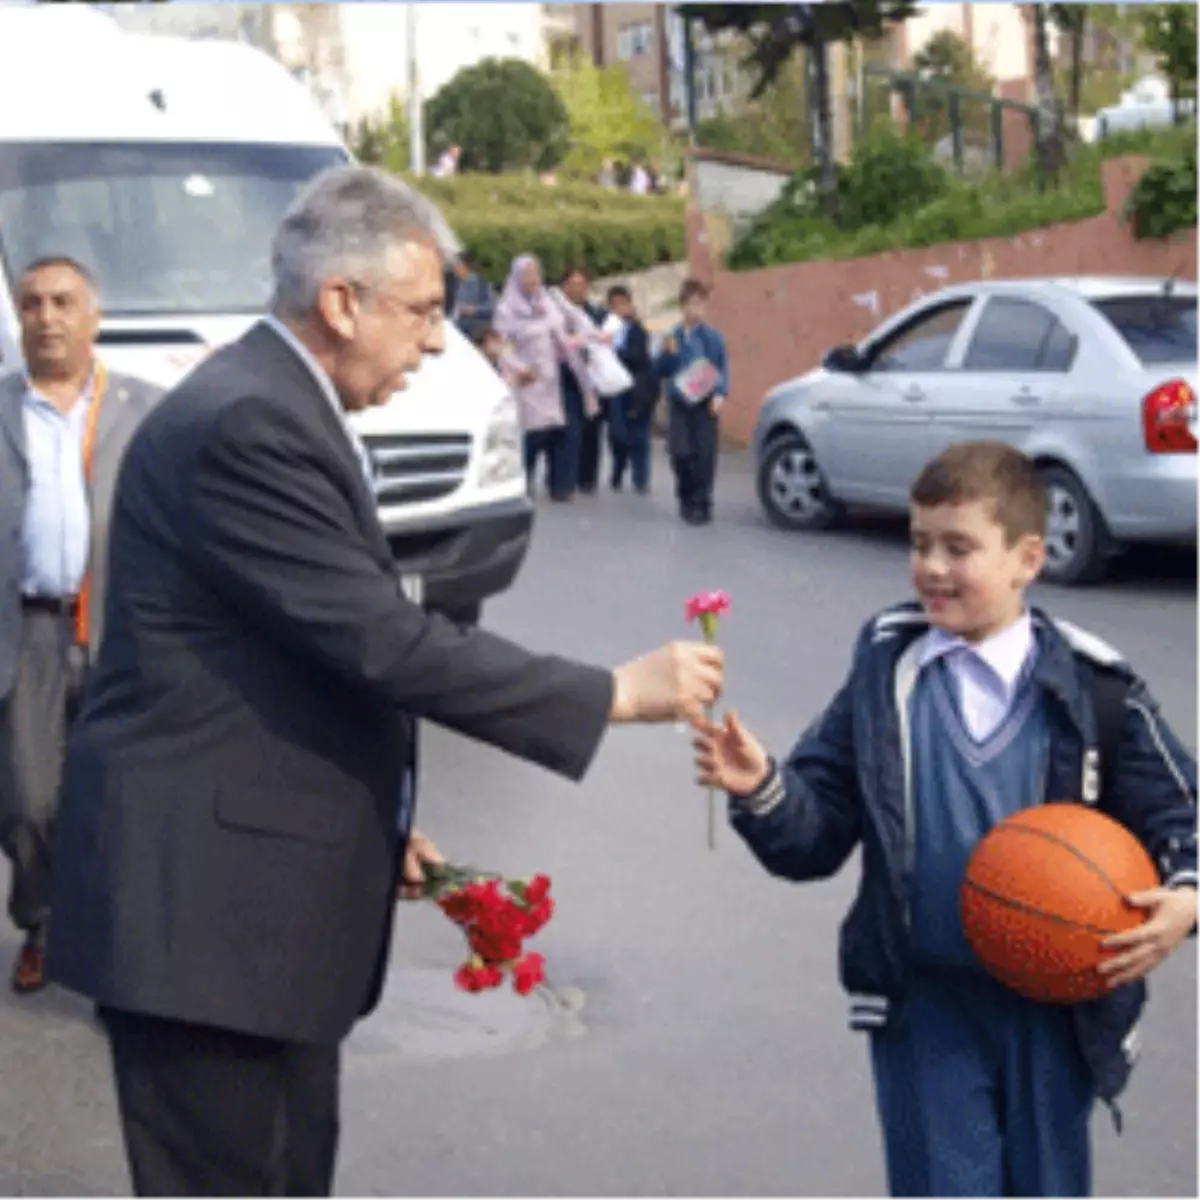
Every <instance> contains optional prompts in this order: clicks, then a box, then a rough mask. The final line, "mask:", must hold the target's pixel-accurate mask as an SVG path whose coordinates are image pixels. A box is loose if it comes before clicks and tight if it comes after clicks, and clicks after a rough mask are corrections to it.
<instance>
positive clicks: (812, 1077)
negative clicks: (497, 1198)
mask: <svg viewBox="0 0 1200 1200" xmlns="http://www.w3.org/2000/svg"><path fill="white" fill-rule="evenodd" d="M656 465H657V467H658V469H659V473H658V476H657V479H656V485H655V486H656V494H655V495H654V496H653V497H652V498H650V499H642V498H639V497H637V496H633V495H619V496H613V495H603V496H600V497H597V498H595V499H593V500H589V501H579V502H577V503H575V504H573V505H571V506H567V507H557V506H556V507H551V506H549V505H546V506H544V507H543V508H542V510H541V512H540V514H539V524H538V530H537V536H536V539H535V545H534V548H533V551H532V554H531V557H530V559H529V561H528V564H527V566H526V567H525V569H524V572H523V574H522V576H521V579H520V581H519V584H518V586H517V587H516V588H515V589H514V590H513V591H512V592H511V593H510V594H509V595H507V596H505V597H503V598H502V599H500V600H499V601H497V602H495V603H494V604H493V605H492V606H491V607H490V609H489V611H488V612H487V613H486V615H485V622H486V623H487V624H488V625H489V626H491V627H493V628H495V629H496V630H498V631H500V632H503V633H505V634H508V635H511V636H513V637H515V638H517V639H519V640H521V641H523V642H526V643H527V644H529V645H531V646H534V647H537V648H539V649H544V650H547V651H556V652H561V653H566V654H571V655H574V656H578V657H583V658H586V659H588V660H591V661H594V662H597V663H600V664H606V665H607V664H614V663H617V662H619V661H621V660H623V659H625V658H626V657H628V656H631V655H634V654H636V653H638V652H641V651H643V650H646V649H648V648H650V647H651V646H653V645H655V644H657V643H659V642H661V641H663V640H666V639H669V638H673V637H677V636H679V635H681V634H683V633H685V632H686V630H685V628H684V625H683V602H684V599H685V598H686V597H687V596H688V595H690V594H692V593H693V592H695V591H698V590H701V589H705V588H711V587H721V588H725V589H727V590H728V591H729V592H730V593H731V594H732V597H733V605H734V607H733V613H732V615H731V616H730V617H729V618H728V619H727V620H726V621H725V622H724V624H723V626H722V631H721V638H722V642H723V644H724V645H725V647H726V650H727V653H728V656H729V663H730V670H729V689H728V694H729V699H730V702H731V703H733V704H735V705H736V706H737V707H738V709H739V711H740V712H741V714H742V716H743V718H744V720H745V721H746V722H747V723H748V724H749V725H750V726H751V727H752V728H754V729H755V730H756V731H758V732H759V733H760V734H761V735H762V736H763V737H764V738H765V740H766V741H767V742H768V743H769V744H770V745H771V746H772V747H774V748H776V749H777V750H780V751H782V750H785V749H786V748H787V746H788V745H789V744H790V742H791V740H792V738H793V737H794V735H795V734H796V732H797V731H798V730H799V729H800V728H801V727H802V726H803V725H804V724H805V723H806V722H807V721H808V720H809V718H810V717H812V716H813V715H814V714H815V713H816V712H817V711H818V710H819V708H820V707H821V706H822V704H823V703H824V701H825V700H826V699H827V698H828V696H829V695H830V694H831V692H832V690H833V689H834V688H835V687H836V686H837V685H838V683H839V682H840V680H841V678H842V676H843V673H844V671H845V669H846V666H847V655H848V651H849V647H850V644H851V641H852V639H853V637H854V634H855V632H856V631H857V629H858V627H859V626H860V624H861V623H862V621H863V620H865V619H866V618H867V617H869V616H870V615H871V614H872V613H873V612H874V611H876V610H878V609H879V608H881V607H883V606H885V605H887V604H889V603H891V602H892V601H894V600H896V599H899V598H902V597H903V596H904V595H905V594H906V574H905V545H904V536H903V529H902V527H901V526H898V525H897V524H896V523H895V522H885V521H878V520H863V521H859V522H856V523H855V524H854V526H853V527H852V528H851V529H849V530H848V531H843V532H840V533H837V534H831V535H824V536H814V537H803V536H801V537H795V536H789V535H787V534H784V533H781V532H778V531H775V530H772V529H770V528H768V527H767V526H766V524H765V523H764V521H763V520H762V519H761V517H760V515H759V512H758V510H757V506H756V503H755V501H754V500H753V496H752V489H751V484H750V477H749V473H748V469H747V466H746V464H745V462H744V461H741V460H739V459H738V458H736V457H735V456H727V457H726V459H725V461H724V462H723V465H722V471H721V480H720V484H719V489H718V507H717V522H716V524H715V525H713V526H712V527H709V528H706V529H691V528H685V527H683V526H682V525H681V524H680V523H679V522H678V521H677V520H676V519H675V517H674V514H673V510H672V506H671V504H670V502H669V496H668V490H669V488H668V483H669V481H668V479H667V476H666V473H665V472H664V471H663V470H662V469H661V468H662V464H661V463H659V464H656ZM1038 600H1039V602H1041V603H1045V604H1047V605H1052V606H1053V609H1054V611H1055V612H1056V613H1057V614H1059V615H1062V616H1065V617H1067V618H1068V619H1071V620H1074V621H1077V622H1079V623H1081V624H1083V625H1085V626H1087V627H1089V628H1090V629H1092V630H1093V631H1095V632H1096V633H1098V634H1100V635H1101V636H1103V637H1105V638H1107V639H1109V640H1111V641H1112V642H1114V643H1115V644H1116V645H1118V646H1120V647H1121V648H1122V649H1123V650H1124V651H1125V652H1126V654H1127V656H1128V657H1129V658H1130V659H1131V660H1132V661H1133V662H1134V663H1135V664H1136V665H1137V666H1138V667H1139V668H1140V669H1141V670H1142V671H1143V672H1144V673H1145V674H1146V675H1147V677H1148V678H1149V679H1150V680H1151V681H1152V684H1153V686H1154V688H1155V690H1156V693H1157V695H1158V696H1159V698H1160V700H1161V702H1162V705H1163V707H1164V709H1165V711H1166V714H1167V716H1168V718H1169V719H1170V720H1171V721H1172V722H1173V723H1174V724H1175V726H1176V728H1177V729H1179V730H1181V731H1183V733H1184V736H1185V740H1186V741H1187V742H1188V743H1189V745H1192V746H1193V747H1194V744H1195V730H1196V636H1197V629H1196V572H1195V564H1194V558H1193V557H1192V556H1188V555H1182V554H1161V553H1160V554H1153V553H1151V554H1141V555H1139V556H1137V557H1136V558H1135V559H1134V560H1132V561H1130V562H1129V563H1127V564H1125V565H1123V567H1122V569H1121V570H1120V572H1119V574H1118V576H1117V577H1116V578H1115V579H1114V580H1113V581H1112V582H1110V583H1109V584H1107V585H1105V586H1104V587H1102V588H1099V589H1096V590H1093V591H1087V592H1071V591H1046V592H1043V593H1042V594H1041V595H1039V597H1038ZM422 797H423V798H422V802H421V803H422V810H421V817H422V820H421V822H420V823H421V825H422V826H423V828H424V829H425V830H426V831H427V832H428V833H430V834H432V835H433V836H434V837H435V839H436V840H437V841H438V842H439V844H440V845H441V846H442V848H443V849H444V850H445V851H446V852H447V853H448V854H450V855H452V856H454V857H458V858H461V859H466V860H468V861H474V862H477V863H481V864H485V865H488V866H492V867H496V868H499V869H504V870H508V871H510V872H511V873H513V874H524V873H532V872H534V871H539V870H544V871H547V872H548V873H550V874H551V875H553V877H554V886H555V893H556V895H557V897H558V902H559V910H558V915H557V916H556V918H555V920H554V921H553V923H552V924H551V925H550V926H549V927H548V928H547V929H546V931H545V932H544V933H543V934H542V935H541V936H540V938H539V939H538V941H539V943H540V945H539V947H538V948H540V949H541V950H542V951H543V952H544V953H545V955H546V957H547V959H548V962H549V966H550V971H551V975H552V980H551V982H552V984H553V985H554V988H555V989H556V994H557V995H558V997H559V1000H560V1002H561V1003H555V1004H553V1005H548V1004H546V1003H544V1002H543V1001H541V1000H538V999H531V1000H527V1001H518V1000H516V999H515V998H514V997H512V996H511V995H510V994H494V995H488V996H483V997H463V996H456V995H455V994H454V993H453V991H452V989H451V987H450V984H449V976H450V972H451V970H452V968H453V966H454V965H455V963H456V961H457V958H458V955H459V945H458V942H457V938H456V935H455V933H454V931H453V930H452V929H451V928H450V926H449V925H448V923H446V922H445V921H444V919H442V918H441V917H440V915H439V914H437V913H436V912H435V911H430V910H428V909H426V908H424V907H419V906H418V907H413V906H406V907H405V909H404V910H403V912H402V915H401V921H400V927H399V933H398V938H397V944H396V950H395V964H394V971H393V977H392V984H391V985H390V988H389V994H388V996H387V998H386V999H385V1003H384V1005H383V1006H382V1008H381V1011H380V1012H379V1013H378V1014H377V1015H376V1016H374V1017H373V1018H371V1019H370V1020H369V1021H368V1022H366V1023H365V1024H364V1025H362V1026H361V1027H360V1029H359V1031H358V1032H357V1033H356V1034H355V1036H354V1038H353V1039H352V1040H351V1043H350V1045H349V1048H348V1051H347V1055H346V1063H345V1100H344V1133H343V1143H342V1156H341V1167H340V1171H339V1176H338V1190H339V1192H340V1193H342V1194H349V1195H364V1194H375V1195H396V1194H401V1195H405V1194H409V1195H446V1196H461V1195H525V1196H539V1195H611V1194H621V1195H631V1194H632V1195H638V1194H641V1195H654V1194H662V1195H752V1196H753V1195H808V1194H811V1195H826V1196H829V1195H833V1196H837V1195H870V1194H879V1193H881V1191H882V1190H883V1186H884V1177H883V1170H882V1159H881V1153H880V1147H879V1138H878V1132H877V1127H876V1123H875V1118H874V1110H873V1101H872V1093H871V1088H870V1081H869V1074H868V1069H867V1057H866V1046H865V1044H864V1042H863V1041H862V1039H861V1038H860V1037H859V1036H858V1035H854V1034H851V1033H850V1032H848V1030H847V1029H846V1027H845V1021H844V1007H845V1006H844V1002H843V998H842V995H841V993H840V991H839V989H838V986H837V982H836V965H835V964H836V958H835V955H836V943H837V927H838V924H839V922H840V920H841V918H842V916H843V914H844V912H845V909H846V907H847V904H848V901H849V898H850V896H851V893H852V890H853V886H854V875H855V868H854V866H853V865H852V866H851V867H850V868H848V869H847V870H846V871H845V872H844V873H843V875H842V876H841V877H839V878H838V879H836V880H834V881H832V882H830V883H827V884H819V885H810V886H807V887H805V888H803V889H795V888H792V887H789V886H788V885H786V884H783V883H780V882H777V881H774V880H772V879H769V878H768V877H767V876H766V875H765V874H764V873H763V872H762V871H761V870H760V869H759V868H758V867H757V866H756V865H755V864H754V863H753V862H752V861H751V860H750V858H749V856H748V854H747V853H746V852H745V851H744V850H743V849H742V848H741V846H740V844H739V843H737V842H736V841H735V840H734V838H733V836H732V835H731V834H730V833H729V832H728V830H727V829H726V828H724V827H722V830H721V836H720V843H719V847H718V849H717V851H716V852H715V853H711V852H710V851H709V850H708V849H707V848H706V844H705V817H704V803H705V802H704V797H703V795H702V794H701V793H700V792H699V791H698V790H697V789H696V788H695V787H694V786H693V785H692V784H691V782H690V772H689V753H688V740H687V738H686V737H685V736H683V735H681V734H680V733H678V732H677V731H675V730H674V729H671V728H665V729H658V730H620V731H616V732H615V733H614V734H613V735H612V736H611V737H610V738H609V739H608V740H607V742H606V744H605V746H604V747H603V749H602V751H601V754H600V756H599V758H598V760H597V762H596V763H595V765H594V768H593V770H592V771H591V773H590V774H589V776H588V778H587V780H586V782H585V783H584V784H583V785H582V786H580V787H573V786H571V785H569V784H567V783H565V782H562V781H560V780H558V779H556V778H553V777H551V776H550V775H547V774H544V773H542V772H540V771H538V770H536V769H534V768H531V767H528V766H526V765H524V764H522V763H519V762H516V761H513V760H509V759H507V758H504V757H502V756H500V755H498V754H496V753H495V752H493V751H488V750H486V749H483V748H480V747H476V746H473V745H471V744H469V743H467V742H466V741H464V740H462V739H459V738H457V737H455V736H453V735H450V734H445V733H442V732H440V731H431V732H430V733H429V735H428V736H427V739H426V742H425V749H424V777H423V782H422ZM15 945H16V940H15V936H14V935H12V934H11V933H9V934H6V935H5V937H4V939H3V945H0V953H3V954H4V955H5V958H7V955H8V953H9V952H10V951H11V949H13V948H15ZM1144 1043H1145V1049H1144V1052H1143V1060H1142V1063H1141V1065H1140V1066H1139V1068H1138V1071H1137V1073H1136V1074H1135V1078H1134V1082H1133V1083H1132V1085H1131V1088H1130V1090H1129V1092H1128V1093H1127V1096H1126V1098H1125V1102H1124V1108H1125V1117H1126V1129H1125V1133H1124V1134H1123V1135H1122V1136H1121V1137H1120V1138H1118V1137H1117V1136H1116V1135H1115V1134H1114V1132H1113V1130H1112V1127H1111V1124H1110V1123H1109V1120H1108V1118H1107V1115H1106V1114H1105V1113H1104V1112H1103V1111H1102V1112H1100V1113H1098V1114H1097V1117H1096V1120H1095V1141H1096V1190H1097V1192H1098V1193H1099V1194H1101V1195H1128V1196H1135V1195H1137V1196H1153V1195H1157V1196H1187V1195H1191V1196H1194V1195H1195V1194H1196V1189H1197V1171H1196V1137H1197V1135H1196V1117H1197V1114H1196V957H1195V948H1194V944H1189V945H1188V946H1186V947H1185V949H1184V950H1183V951H1182V952H1181V953H1180V954H1179V955H1178V956H1177V957H1176V958H1175V959H1174V960H1172V962H1170V963H1169V964H1168V965H1167V966H1166V967H1165V968H1164V969H1163V970H1162V971H1161V972H1160V973H1159V975H1158V977H1157V978H1156V980H1155V982H1154V985H1153V1002H1152V1007H1151V1010H1150V1014H1149V1017H1148V1019H1147V1022H1146V1026H1145V1029H1144ZM127 1191H128V1182H127V1179H126V1175H125V1170H124V1164H123V1161H122V1157H121V1150H120V1144H119V1141H118V1138H117V1130H116V1123H115V1113H114V1109H113V1102H112V1096H111V1084H110V1082H109V1078H108V1072H107V1063H106V1061H105V1057H104V1048H103V1044H102V1042H101V1041H100V1039H99V1037H98V1034H97V1031H96V1029H95V1027H94V1026H93V1025H92V1023H91V1022H90V1020H89V1017H88V1013H87V1010H86V1009H85V1008H84V1007H83V1006H82V1005H80V1004H78V1003H77V1002H76V1001H75V1000H73V999H72V998H71V997H68V996H65V995H62V994H61V993H53V992H51V993H48V994H46V995H44V996H41V997H38V998H36V999H34V1000H32V1001H25V1002H18V1001H16V1000H15V999H14V998H13V997H11V996H10V995H9V994H8V993H7V991H4V992H3V993H0V1192H3V1193H6V1194H17V1193H23V1194H84V1195H86V1194H112V1193H114V1192H117V1193H119V1192H127Z"/></svg>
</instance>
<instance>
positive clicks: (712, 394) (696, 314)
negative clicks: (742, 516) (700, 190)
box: [658, 279, 729, 525]
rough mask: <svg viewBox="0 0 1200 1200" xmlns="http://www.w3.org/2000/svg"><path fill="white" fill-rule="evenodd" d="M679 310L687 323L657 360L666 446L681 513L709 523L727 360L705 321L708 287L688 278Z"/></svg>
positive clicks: (726, 385)
mask: <svg viewBox="0 0 1200 1200" xmlns="http://www.w3.org/2000/svg"><path fill="white" fill-rule="evenodd" d="M679 307H680V309H681V310H682V315H683V320H682V322H681V323H680V324H679V325H677V326H676V327H675V329H674V330H673V331H672V333H671V336H670V337H668V338H667V340H666V341H665V342H664V343H663V346H662V352H661V354H660V355H659V358H658V373H659V375H660V376H662V377H663V378H664V379H665V380H666V381H667V396H668V398H669V399H670V427H669V430H668V436H667V448H668V450H669V451H670V455H671V466H672V467H673V469H674V471H675V492H676V495H677V496H678V498H679V515H680V516H681V517H682V518H683V519H684V521H686V522H687V523H688V524H689V525H707V524H708V523H709V522H710V521H711V520H712V494H713V483H714V482H715V479H716V473H717V440H718V439H717V414H718V413H719V412H720V411H721V406H722V405H723V404H724V403H725V397H726V396H727V395H728V394H729V362H728V356H727V354H726V351H725V339H724V338H723V337H722V336H721V335H720V333H718V332H717V330H715V329H714V328H713V327H712V326H711V325H709V324H707V322H706V321H705V317H706V315H707V307H708V288H706V287H705V286H704V284H702V283H701V282H700V281H699V280H698V279H688V280H685V281H684V284H683V286H682V287H681V288H680V290H679Z"/></svg>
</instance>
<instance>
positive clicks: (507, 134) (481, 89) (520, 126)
mask: <svg viewBox="0 0 1200 1200" xmlns="http://www.w3.org/2000/svg"><path fill="white" fill-rule="evenodd" d="M425 121H426V126H427V129H428V135H427V136H428V139H429V144H430V148H431V150H438V149H445V148H446V147H448V146H461V147H462V159H461V161H460V165H461V168H462V169H463V170H464V171H472V170H473V171H490V172H492V173H493V174H499V173H500V172H501V171H515V170H525V169H528V168H534V169H536V170H539V171H545V170H549V169H550V168H551V167H554V166H557V165H558V163H559V162H561V161H562V157H563V155H564V154H565V153H566V150H567V145H568V140H569V123H568V118H567V110H566V106H565V105H564V104H563V102H562V99H561V97H560V96H559V94H558V93H557V92H556V91H555V90H554V88H553V86H552V85H551V84H550V82H549V80H547V79H546V77H545V76H544V75H542V74H541V73H540V72H538V71H537V70H535V69H534V68H533V67H531V66H530V65H529V64H528V63H526V62H521V61H520V60H519V59H495V58H488V59H484V61H483V62H480V63H477V64H476V65H475V66H473V67H466V68H464V69H463V70H461V71H459V72H458V74H457V75H455V76H454V78H453V79H451V80H450V82H449V83H447V84H446V85H445V86H444V87H443V88H442V89H441V90H440V91H439V92H438V93H437V95H436V96H434V97H433V99H432V100H431V101H430V102H429V104H428V106H427V108H426V110H425Z"/></svg>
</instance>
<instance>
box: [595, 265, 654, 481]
mask: <svg viewBox="0 0 1200 1200" xmlns="http://www.w3.org/2000/svg"><path fill="white" fill-rule="evenodd" d="M607 302H608V311H609V315H610V316H611V317H614V318H616V320H617V321H619V322H620V327H619V328H618V329H617V331H616V332H615V333H614V335H613V349H614V350H615V351H616V352H617V356H618V358H620V360H621V363H622V365H623V366H624V367H625V369H626V370H627V371H628V372H629V374H630V375H631V376H632V378H633V386H632V387H630V388H629V390H628V391H625V392H622V393H621V394H620V395H618V396H614V397H612V399H611V400H610V402H609V406H608V437H609V448H610V450H611V452H612V486H613V489H614V490H615V491H620V489H621V488H622V487H623V486H624V483H625V473H626V471H627V470H628V472H629V474H630V475H631V476H632V478H633V486H634V487H635V488H636V489H637V491H638V492H639V493H640V494H641V495H645V494H646V493H647V492H648V491H649V490H650V433H651V427H652V425H653V422H654V409H655V406H656V405H657V404H658V393H659V389H660V382H659V378H658V372H657V371H656V370H655V366H654V358H653V356H652V355H651V353H650V335H649V334H648V333H647V332H646V327H645V326H644V325H643V324H642V321H641V318H640V317H639V316H638V313H637V308H636V307H635V306H634V303H633V295H632V293H631V292H630V290H629V289H628V288H627V287H623V286H622V285H621V284H617V285H616V286H615V287H611V288H609V289H608V297H607Z"/></svg>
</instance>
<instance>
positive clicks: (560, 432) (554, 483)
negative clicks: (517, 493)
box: [525, 426, 579, 500]
mask: <svg viewBox="0 0 1200 1200" xmlns="http://www.w3.org/2000/svg"><path fill="white" fill-rule="evenodd" d="M578 457H579V451H578V446H577V443H576V442H575V441H574V439H572V437H571V436H570V431H569V430H568V429H567V428H566V427H564V426H558V427H557V428H554V429H531V430H529V431H528V432H527V433H526V434H525V474H526V476H527V477H528V479H529V491H530V493H532V492H534V491H535V489H536V486H537V470H538V463H539V462H543V461H544V462H545V464H546V465H545V468H544V472H545V473H544V476H543V478H544V479H545V482H546V490H547V491H548V492H549V493H550V495H551V496H553V497H554V498H555V499H556V500H565V499H567V498H568V497H569V496H570V495H571V493H572V492H574V490H575V480H576V478H577V459H578Z"/></svg>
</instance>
